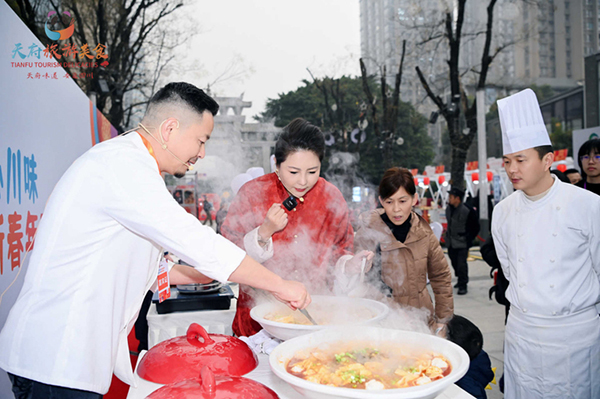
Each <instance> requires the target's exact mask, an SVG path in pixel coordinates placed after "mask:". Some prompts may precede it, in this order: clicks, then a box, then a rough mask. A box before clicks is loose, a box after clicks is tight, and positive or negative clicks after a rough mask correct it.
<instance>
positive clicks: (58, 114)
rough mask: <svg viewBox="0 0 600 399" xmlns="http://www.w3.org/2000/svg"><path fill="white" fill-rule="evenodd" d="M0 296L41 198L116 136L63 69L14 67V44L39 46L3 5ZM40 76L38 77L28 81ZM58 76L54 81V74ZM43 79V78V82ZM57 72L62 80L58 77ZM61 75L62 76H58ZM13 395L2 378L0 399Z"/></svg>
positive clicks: (28, 240) (1, 315) (0, 310)
mask: <svg viewBox="0 0 600 399" xmlns="http://www.w3.org/2000/svg"><path fill="white" fill-rule="evenodd" d="M0 39H1V40H0V43H1V44H0V48H1V50H0V74H1V76H2V77H1V79H2V82H3V84H2V87H3V89H4V90H3V93H4V94H3V95H2V96H0V129H1V132H0V292H4V291H5V290H6V289H7V287H8V286H9V285H10V284H11V283H12V282H13V280H15V277H16V276H17V273H18V271H19V269H20V268H21V264H22V262H23V259H24V256H25V250H26V248H28V247H30V246H31V244H32V240H33V236H34V234H35V230H36V228H37V226H38V223H39V221H40V218H41V217H42V213H43V210H44V205H45V203H46V200H47V199H48V197H49V196H50V194H51V192H52V189H53V188H54V185H55V184H56V183H57V181H58V180H59V178H60V177H61V176H62V174H63V173H64V172H65V171H66V169H67V168H68V167H69V166H70V165H71V163H72V162H73V161H74V160H75V159H76V158H77V157H79V156H80V155H81V154H83V153H84V152H85V151H87V150H88V149H89V148H90V147H91V146H92V145H93V144H95V143H98V142H101V141H103V140H106V139H108V138H110V137H114V136H115V135H116V130H115V129H114V128H113V127H112V126H111V125H110V123H108V121H107V120H106V118H104V116H103V115H102V114H101V113H100V112H98V111H97V109H96V108H95V107H94V106H93V105H92V104H91V102H90V100H89V99H88V97H87V96H86V95H85V94H84V93H83V92H82V91H81V89H80V88H79V87H78V86H77V84H76V83H75V81H74V80H73V79H71V78H62V76H63V75H64V74H65V71H64V69H62V67H60V66H58V67H53V68H52V71H51V72H50V69H49V68H48V67H47V66H44V65H43V64H40V65H37V66H36V65H35V64H32V65H31V66H28V67H27V68H26V70H25V69H24V68H17V67H14V64H12V63H14V62H15V59H14V58H13V56H14V57H15V58H20V57H21V56H20V54H18V52H17V53H14V50H15V48H18V44H19V43H20V44H21V45H22V46H23V45H24V44H27V47H30V46H32V45H35V46H39V47H42V44H41V42H40V41H39V40H38V39H37V38H36V37H35V36H34V35H33V34H32V33H31V32H30V31H29V29H28V28H27V27H26V26H25V25H24V24H23V23H22V22H21V20H20V19H19V18H18V16H17V15H15V14H14V12H13V11H12V10H11V9H10V7H9V6H8V5H7V4H6V3H5V2H0ZM29 73H31V74H32V76H36V74H40V76H42V78H39V79H35V78H34V79H28V78H27V74H29ZM55 73H56V76H57V78H56V79H54V78H52V76H54V74H55ZM45 74H48V76H49V77H48V78H43V76H45ZM61 74H62V75H61ZM58 77H60V78H58ZM26 270H27V263H26V262H25V263H24V264H23V270H22V272H21V273H20V274H19V276H18V278H17V279H16V281H15V283H14V285H12V287H11V288H10V289H9V290H8V291H7V292H6V294H5V295H4V297H3V299H2V303H1V304H0V328H1V327H2V326H3V325H4V322H5V320H6V317H7V315H8V312H9V310H10V308H11V307H12V305H13V303H14V302H15V300H16V298H17V296H18V294H19V291H20V290H21V286H22V284H23V278H24V277H25V272H26ZM10 395H11V391H10V383H9V382H8V378H6V377H5V376H2V378H0V397H9V396H10Z"/></svg>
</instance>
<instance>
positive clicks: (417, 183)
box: [415, 177, 419, 186]
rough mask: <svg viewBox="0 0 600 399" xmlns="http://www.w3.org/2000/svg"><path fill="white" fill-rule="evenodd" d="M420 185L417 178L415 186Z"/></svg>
mask: <svg viewBox="0 0 600 399" xmlns="http://www.w3.org/2000/svg"><path fill="white" fill-rule="evenodd" d="M418 185H419V179H417V178H416V177H415V186H418Z"/></svg>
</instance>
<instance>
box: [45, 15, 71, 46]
mask: <svg viewBox="0 0 600 399" xmlns="http://www.w3.org/2000/svg"><path fill="white" fill-rule="evenodd" d="M63 14H65V15H67V16H68V17H69V18H70V20H69V21H68V22H69V24H68V27H67V28H65V29H61V30H57V31H53V30H50V29H49V28H48V21H50V25H51V26H52V25H54V24H55V23H57V22H59V21H61V20H62V22H64V21H65V19H64V17H63V16H59V15H58V14H56V11H50V12H49V13H48V16H47V17H46V22H45V23H44V30H45V31H46V36H48V37H49V38H50V40H66V39H68V38H70V37H71V36H73V32H74V31H75V19H74V18H73V17H72V16H71V13H69V12H68V11H63ZM65 25H66V24H65Z"/></svg>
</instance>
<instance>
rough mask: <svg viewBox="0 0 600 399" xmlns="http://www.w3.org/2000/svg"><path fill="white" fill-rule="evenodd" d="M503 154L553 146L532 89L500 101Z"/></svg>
mask: <svg viewBox="0 0 600 399" xmlns="http://www.w3.org/2000/svg"><path fill="white" fill-rule="evenodd" d="M498 114H499V116H500V128H501V129H502V147H503V154H504V155H507V154H514V153H515V152H519V151H523V150H526V149H528V148H534V147H538V146H542V145H552V143H551V142H550V136H548V130H547V129H546V125H545V124H544V118H543V117H542V111H541V110H540V104H539V103H538V101H537V97H536V96H535V93H534V92H533V90H531V89H525V90H523V91H520V92H518V93H516V94H513V95H512V96H509V97H506V98H503V99H501V100H498Z"/></svg>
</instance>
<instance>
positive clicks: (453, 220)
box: [446, 187, 474, 295]
mask: <svg viewBox="0 0 600 399" xmlns="http://www.w3.org/2000/svg"><path fill="white" fill-rule="evenodd" d="M448 194H449V195H448V206H447V207H446V220H447V222H448V229H447V230H446V244H447V246H448V256H449V257H450V262H451V263H452V268H453V269H454V274H455V275H456V277H457V278H458V282H457V283H456V285H455V286H454V287H456V288H458V295H465V294H466V293H467V283H468V282H469V266H468V265H467V257H468V256H469V246H470V245H471V242H472V237H469V236H468V230H467V222H468V220H469V214H470V213H471V211H470V209H469V208H467V206H466V205H465V204H463V198H464V196H465V193H464V191H462V190H460V189H459V188H457V187H452V188H451V189H450V191H449V193H448ZM473 238H474V237H473Z"/></svg>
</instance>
